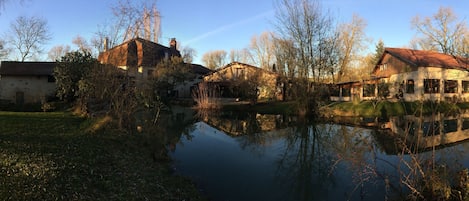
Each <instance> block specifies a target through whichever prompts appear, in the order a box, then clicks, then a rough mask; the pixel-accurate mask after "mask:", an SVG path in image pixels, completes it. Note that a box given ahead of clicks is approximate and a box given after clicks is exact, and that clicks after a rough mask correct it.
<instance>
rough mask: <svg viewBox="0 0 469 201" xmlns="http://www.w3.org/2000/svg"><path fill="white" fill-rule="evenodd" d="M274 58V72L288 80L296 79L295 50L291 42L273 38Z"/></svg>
mask: <svg viewBox="0 0 469 201" xmlns="http://www.w3.org/2000/svg"><path fill="white" fill-rule="evenodd" d="M274 41H275V58H276V63H275V64H276V67H275V68H276V71H277V72H278V73H279V74H280V75H283V76H286V77H287V78H289V79H292V78H294V77H298V76H297V75H298V74H297V73H298V70H297V67H298V66H297V65H296V63H297V62H296V59H297V49H296V48H295V46H294V45H293V41H291V40H286V39H281V38H275V40H274Z"/></svg>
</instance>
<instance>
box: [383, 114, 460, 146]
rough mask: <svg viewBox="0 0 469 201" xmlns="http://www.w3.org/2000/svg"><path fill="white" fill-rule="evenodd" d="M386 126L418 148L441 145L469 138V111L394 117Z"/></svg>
mask: <svg viewBox="0 0 469 201" xmlns="http://www.w3.org/2000/svg"><path fill="white" fill-rule="evenodd" d="M386 127H388V128H390V130H391V131H392V133H393V134H395V135H397V136H398V137H400V138H401V139H403V140H405V142H406V145H412V146H416V147H415V148H416V149H417V150H425V149H428V148H432V147H440V146H443V145H448V144H451V143H456V142H461V141H464V140H467V139H469V113H467V114H459V115H457V116H444V115H443V114H435V115H433V116H427V117H416V116H413V115H408V116H401V117H392V118H390V121H389V122H388V123H387V125H386Z"/></svg>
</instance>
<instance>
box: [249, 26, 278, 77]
mask: <svg viewBox="0 0 469 201" xmlns="http://www.w3.org/2000/svg"><path fill="white" fill-rule="evenodd" d="M273 38H274V36H273V33H271V32H263V33H261V35H259V36H256V35H254V36H253V37H252V38H251V44H250V45H249V47H250V50H251V52H252V54H251V55H252V59H253V60H254V61H253V62H254V63H255V64H257V65H258V66H259V67H261V68H263V69H268V70H271V65H272V64H273V63H274V60H275V58H274V57H275V54H274V42H273V40H274V39H273Z"/></svg>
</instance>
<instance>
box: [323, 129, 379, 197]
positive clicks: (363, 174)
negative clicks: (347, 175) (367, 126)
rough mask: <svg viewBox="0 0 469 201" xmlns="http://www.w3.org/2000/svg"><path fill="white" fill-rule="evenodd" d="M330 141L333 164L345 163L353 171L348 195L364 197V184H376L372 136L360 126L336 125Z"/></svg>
mask: <svg viewBox="0 0 469 201" xmlns="http://www.w3.org/2000/svg"><path fill="white" fill-rule="evenodd" d="M332 141H333V142H334V144H333V147H332V149H333V150H334V152H335V153H336V156H337V158H336V161H335V164H337V165H338V164H339V163H346V164H347V167H348V168H349V169H350V171H351V172H352V173H353V175H352V177H353V182H354V188H353V189H352V190H351V192H349V196H352V195H353V194H355V193H359V195H360V198H361V199H363V198H365V197H366V195H367V193H368V192H367V188H366V185H370V184H372V185H376V184H377V183H376V182H377V181H378V180H377V176H378V173H377V165H376V160H377V158H376V149H377V147H376V146H375V141H374V138H373V136H372V135H370V134H369V133H368V132H367V131H366V130H364V129H362V128H358V127H348V126H338V129H337V130H336V135H334V136H333V140H332ZM371 191H373V190H371Z"/></svg>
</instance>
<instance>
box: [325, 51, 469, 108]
mask: <svg viewBox="0 0 469 201" xmlns="http://www.w3.org/2000/svg"><path fill="white" fill-rule="evenodd" d="M383 85H387V90H388V91H389V93H388V94H387V93H384V94H387V96H386V99H390V100H403V101H422V100H432V101H465V102H467V101H469V59H468V58H461V57H456V56H452V55H447V54H442V53H438V52H434V51H424V50H412V49H404V48H385V50H384V53H383V55H382V56H381V59H380V60H379V61H378V63H377V64H376V66H375V68H374V69H373V72H372V73H371V79H370V80H361V81H354V82H344V83H339V84H338V85H337V86H338V90H336V91H335V94H334V95H333V96H331V100H332V101H352V100H372V99H376V98H384V97H380V91H381V90H382V91H384V90H385V89H386V87H384V88H383V87H380V86H383ZM382 94H383V93H382Z"/></svg>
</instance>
